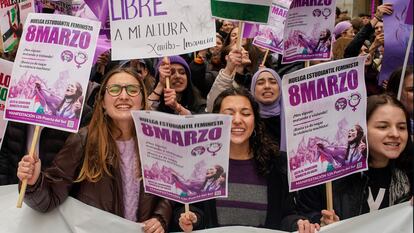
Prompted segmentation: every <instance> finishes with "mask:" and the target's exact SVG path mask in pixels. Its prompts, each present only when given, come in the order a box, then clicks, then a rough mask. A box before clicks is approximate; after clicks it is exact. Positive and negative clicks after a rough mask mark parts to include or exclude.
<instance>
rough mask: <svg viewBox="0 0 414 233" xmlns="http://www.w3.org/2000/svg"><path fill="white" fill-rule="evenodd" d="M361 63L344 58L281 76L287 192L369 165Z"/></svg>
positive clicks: (332, 178)
mask: <svg viewBox="0 0 414 233" xmlns="http://www.w3.org/2000/svg"><path fill="white" fill-rule="evenodd" d="M364 61H365V57H355V58H349V59H342V60H338V61H333V62H329V63H322V64H319V65H315V66H311V67H308V68H305V69H301V70H299V71H296V72H293V73H290V74H287V75H285V76H284V77H283V79H282V93H283V104H284V107H285V125H286V140H287V154H288V164H289V167H288V171H289V189H290V191H295V190H299V189H303V188H307V187H311V186H315V185H318V184H321V183H325V182H327V181H331V180H334V179H338V178H341V177H344V176H346V175H349V174H352V173H355V172H359V171H362V170H366V169H367V159H368V158H367V148H368V145H367V141H366V133H367V126H366V89H365V80H364Z"/></svg>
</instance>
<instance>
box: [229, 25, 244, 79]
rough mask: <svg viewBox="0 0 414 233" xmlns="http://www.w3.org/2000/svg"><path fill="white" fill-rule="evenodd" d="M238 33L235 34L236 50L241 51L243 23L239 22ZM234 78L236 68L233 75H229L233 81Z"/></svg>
mask: <svg viewBox="0 0 414 233" xmlns="http://www.w3.org/2000/svg"><path fill="white" fill-rule="evenodd" d="M238 27H239V32H238V33H237V41H236V48H237V50H241V47H242V46H241V44H242V41H243V27H244V23H243V21H239V26H238ZM234 76H236V68H234V70H233V73H232V74H231V78H232V79H234Z"/></svg>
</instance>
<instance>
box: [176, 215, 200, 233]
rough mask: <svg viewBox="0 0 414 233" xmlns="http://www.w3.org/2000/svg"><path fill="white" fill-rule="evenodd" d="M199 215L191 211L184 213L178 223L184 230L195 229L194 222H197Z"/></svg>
mask: <svg viewBox="0 0 414 233" xmlns="http://www.w3.org/2000/svg"><path fill="white" fill-rule="evenodd" d="M197 220H198V219H197V215H196V214H195V213H193V212H191V211H188V212H185V213H182V214H181V216H180V219H179V222H178V224H179V225H180V227H181V229H182V230H183V231H184V232H191V231H193V224H194V223H196V222H197Z"/></svg>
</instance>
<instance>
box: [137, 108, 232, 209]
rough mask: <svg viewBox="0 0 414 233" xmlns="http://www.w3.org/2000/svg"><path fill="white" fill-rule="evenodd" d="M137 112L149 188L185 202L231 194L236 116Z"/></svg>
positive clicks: (159, 193) (145, 186) (169, 197)
mask: <svg viewBox="0 0 414 233" xmlns="http://www.w3.org/2000/svg"><path fill="white" fill-rule="evenodd" d="M132 115H133V118H134V122H135V128H136V131H137V136H138V142H139V154H140V157H141V167H142V173H143V177H144V188H145V192H149V193H152V194H155V195H158V196H162V197H165V198H168V199H171V200H174V201H177V202H181V203H185V204H187V203H193V202H199V201H203V200H207V199H212V198H216V197H227V185H226V184H227V177H228V176H226V173H227V174H228V166H229V151H230V126H231V116H228V115H221V114H203V115H194V116H186V117H183V116H178V115H173V114H166V113H161V112H153V111H132Z"/></svg>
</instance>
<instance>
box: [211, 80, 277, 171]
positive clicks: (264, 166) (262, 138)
mask: <svg viewBox="0 0 414 233" xmlns="http://www.w3.org/2000/svg"><path fill="white" fill-rule="evenodd" d="M227 96H243V97H246V98H247V99H248V100H249V102H250V104H251V106H252V109H253V115H254V132H253V134H252V135H251V136H250V138H249V146H250V151H249V152H250V153H251V152H253V159H254V161H255V164H256V168H257V173H258V174H259V175H261V176H266V175H268V174H269V173H270V170H271V169H272V167H271V164H272V163H271V162H270V161H271V160H272V157H275V156H279V147H278V145H277V144H276V142H274V141H273V140H272V139H271V138H270V136H269V135H267V133H266V131H265V127H264V124H263V122H262V121H261V120H260V114H259V105H258V104H257V103H256V102H255V101H254V98H253V96H252V95H251V94H250V92H249V91H248V90H247V89H245V88H229V89H227V90H225V91H223V92H222V93H220V95H219V96H217V98H216V100H215V101H214V106H213V113H219V112H220V108H221V103H222V102H223V100H224V98H226V97H227Z"/></svg>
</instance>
